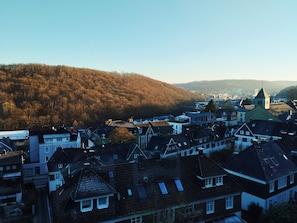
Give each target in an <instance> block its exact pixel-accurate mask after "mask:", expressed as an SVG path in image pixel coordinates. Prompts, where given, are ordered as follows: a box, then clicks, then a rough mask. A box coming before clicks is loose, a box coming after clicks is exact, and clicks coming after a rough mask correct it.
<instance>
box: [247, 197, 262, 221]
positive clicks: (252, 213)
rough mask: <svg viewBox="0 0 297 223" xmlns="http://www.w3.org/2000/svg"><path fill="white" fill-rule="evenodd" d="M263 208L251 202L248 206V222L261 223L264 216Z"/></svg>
mask: <svg viewBox="0 0 297 223" xmlns="http://www.w3.org/2000/svg"><path fill="white" fill-rule="evenodd" d="M262 211H263V208H262V207H261V206H260V205H259V204H258V203H255V202H251V203H250V204H249V205H248V211H247V216H246V220H247V222H249V223H257V222H259V218H260V216H261V214H262Z"/></svg>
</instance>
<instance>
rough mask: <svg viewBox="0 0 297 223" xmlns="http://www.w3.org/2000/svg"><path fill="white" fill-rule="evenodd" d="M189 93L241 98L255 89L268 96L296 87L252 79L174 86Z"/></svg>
mask: <svg viewBox="0 0 297 223" xmlns="http://www.w3.org/2000/svg"><path fill="white" fill-rule="evenodd" d="M175 85H176V86H179V87H183V88H185V89H187V90H190V91H198V92H206V93H210V92H212V93H214V92H216V93H223V92H224V93H226V92H228V93H230V94H242V95H243V96H249V95H253V94H254V93H255V90H256V89H261V88H262V87H263V88H264V89H265V90H266V91H267V93H268V94H269V95H275V94H277V93H279V92H280V91H281V90H282V89H284V88H286V87H289V86H295V85H297V81H265V80H252V79H243V80H239V79H226V80H214V81H194V82H188V83H181V84H175Z"/></svg>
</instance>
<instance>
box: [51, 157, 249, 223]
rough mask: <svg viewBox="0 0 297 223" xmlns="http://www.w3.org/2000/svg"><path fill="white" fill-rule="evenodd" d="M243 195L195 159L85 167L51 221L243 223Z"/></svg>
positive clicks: (54, 207) (59, 197) (55, 200)
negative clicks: (221, 222)
mask: <svg viewBox="0 0 297 223" xmlns="http://www.w3.org/2000/svg"><path fill="white" fill-rule="evenodd" d="M241 192H242V188H241V187H240V186H239V185H238V184H236V183H235V182H234V181H233V180H232V179H231V178H230V177H229V176H228V174H227V173H226V172H225V171H224V170H223V169H222V168H220V167H219V166H217V165H216V164H215V163H213V162H212V161H211V160H209V159H208V158H206V157H205V156H204V155H196V156H188V157H179V158H177V159H161V160H157V161H156V160H147V161H145V162H141V163H125V164H121V165H113V166H108V167H95V166H93V167H85V168H83V169H81V171H80V174H77V175H76V176H74V177H73V178H70V179H69V181H67V182H66V183H65V184H64V185H63V186H62V187H60V188H59V189H58V190H57V191H56V192H54V193H53V194H52V196H51V199H50V204H51V211H52V216H53V222H74V223H76V222H83V221H87V222H89V223H93V222H102V223H104V222H117V223H127V222H219V220H220V221H221V220H225V221H228V220H229V221H230V220H231V219H232V220H234V221H233V222H244V221H242V220H241V218H240V215H241V207H240V203H241ZM235 220H236V221H235Z"/></svg>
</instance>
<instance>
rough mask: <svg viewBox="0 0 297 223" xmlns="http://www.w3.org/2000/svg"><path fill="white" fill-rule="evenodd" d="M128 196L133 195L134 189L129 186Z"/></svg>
mask: <svg viewBox="0 0 297 223" xmlns="http://www.w3.org/2000/svg"><path fill="white" fill-rule="evenodd" d="M127 193H128V196H132V190H131V189H130V188H129V189H127Z"/></svg>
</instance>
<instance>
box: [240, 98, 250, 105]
mask: <svg viewBox="0 0 297 223" xmlns="http://www.w3.org/2000/svg"><path fill="white" fill-rule="evenodd" d="M251 104H252V101H251V99H249V98H246V99H244V100H243V101H242V105H251Z"/></svg>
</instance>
